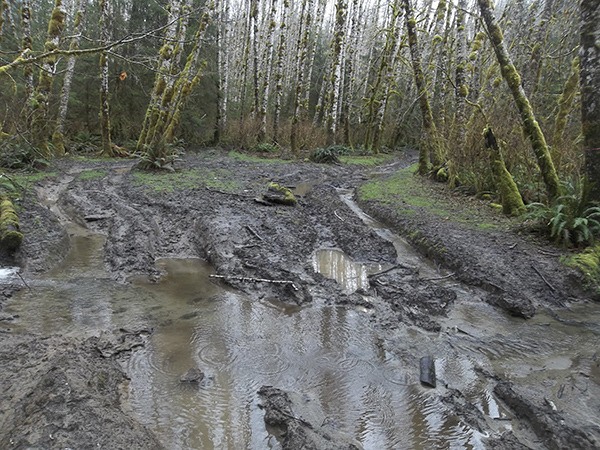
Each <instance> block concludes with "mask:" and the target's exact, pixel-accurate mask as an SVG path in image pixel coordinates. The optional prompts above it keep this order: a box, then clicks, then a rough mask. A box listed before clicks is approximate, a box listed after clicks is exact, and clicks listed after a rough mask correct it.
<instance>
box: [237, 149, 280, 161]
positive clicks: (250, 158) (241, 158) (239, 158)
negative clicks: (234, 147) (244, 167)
mask: <svg viewBox="0 0 600 450" xmlns="http://www.w3.org/2000/svg"><path fill="white" fill-rule="evenodd" d="M228 156H229V157H230V158H231V159H235V160H236V161H243V162H250V163H275V164H282V163H286V162H287V161H284V160H283V159H279V158H268V157H260V156H256V155H252V154H248V153H240V152H234V151H231V152H229V154H228Z"/></svg>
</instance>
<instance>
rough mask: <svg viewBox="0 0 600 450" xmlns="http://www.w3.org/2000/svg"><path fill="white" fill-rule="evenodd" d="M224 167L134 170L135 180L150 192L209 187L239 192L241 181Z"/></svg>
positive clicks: (169, 191) (170, 191)
mask: <svg viewBox="0 0 600 450" xmlns="http://www.w3.org/2000/svg"><path fill="white" fill-rule="evenodd" d="M233 176H234V175H233V174H232V173H231V172H229V171H227V170H224V169H217V170H207V169H193V170H182V171H178V172H139V171H136V172H133V182H134V183H135V184H136V185H137V186H143V187H144V188H145V189H146V190H147V191H149V192H164V193H172V192H176V191H182V190H186V189H197V188H204V187H208V188H211V189H218V190H220V191H224V192H232V193H233V192H237V191H239V190H240V185H239V183H238V182H237V181H236V180H235V179H233Z"/></svg>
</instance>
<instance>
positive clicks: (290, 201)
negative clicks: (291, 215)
mask: <svg viewBox="0 0 600 450" xmlns="http://www.w3.org/2000/svg"><path fill="white" fill-rule="evenodd" d="M268 188H269V190H270V191H275V192H279V193H280V194H283V199H282V200H281V203H282V204H284V205H290V206H294V205H295V204H297V203H298V200H296V196H295V195H294V193H293V192H292V191H291V189H289V188H287V187H285V186H282V185H281V184H278V183H274V182H270V183H269V186H268Z"/></svg>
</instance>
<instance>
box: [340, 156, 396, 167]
mask: <svg viewBox="0 0 600 450" xmlns="http://www.w3.org/2000/svg"><path fill="white" fill-rule="evenodd" d="M338 158H339V160H340V162H341V163H342V164H350V165H356V166H367V167H374V166H379V165H381V164H385V163H386V162H389V161H390V160H391V159H392V158H393V156H392V155H377V156H360V155H340V156H339V157H338Z"/></svg>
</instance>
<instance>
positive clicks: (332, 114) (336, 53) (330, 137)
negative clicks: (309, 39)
mask: <svg viewBox="0 0 600 450" xmlns="http://www.w3.org/2000/svg"><path fill="white" fill-rule="evenodd" d="M346 10H347V5H346V1H345V0H337V3H336V8H335V28H334V32H333V42H332V52H331V53H332V54H331V68H330V71H329V83H328V84H329V86H328V92H327V94H326V102H325V106H326V109H325V111H326V113H327V117H326V128H327V145H333V144H335V141H336V132H337V122H338V108H339V91H340V81H341V66H342V56H343V49H344V41H345V35H346Z"/></svg>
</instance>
